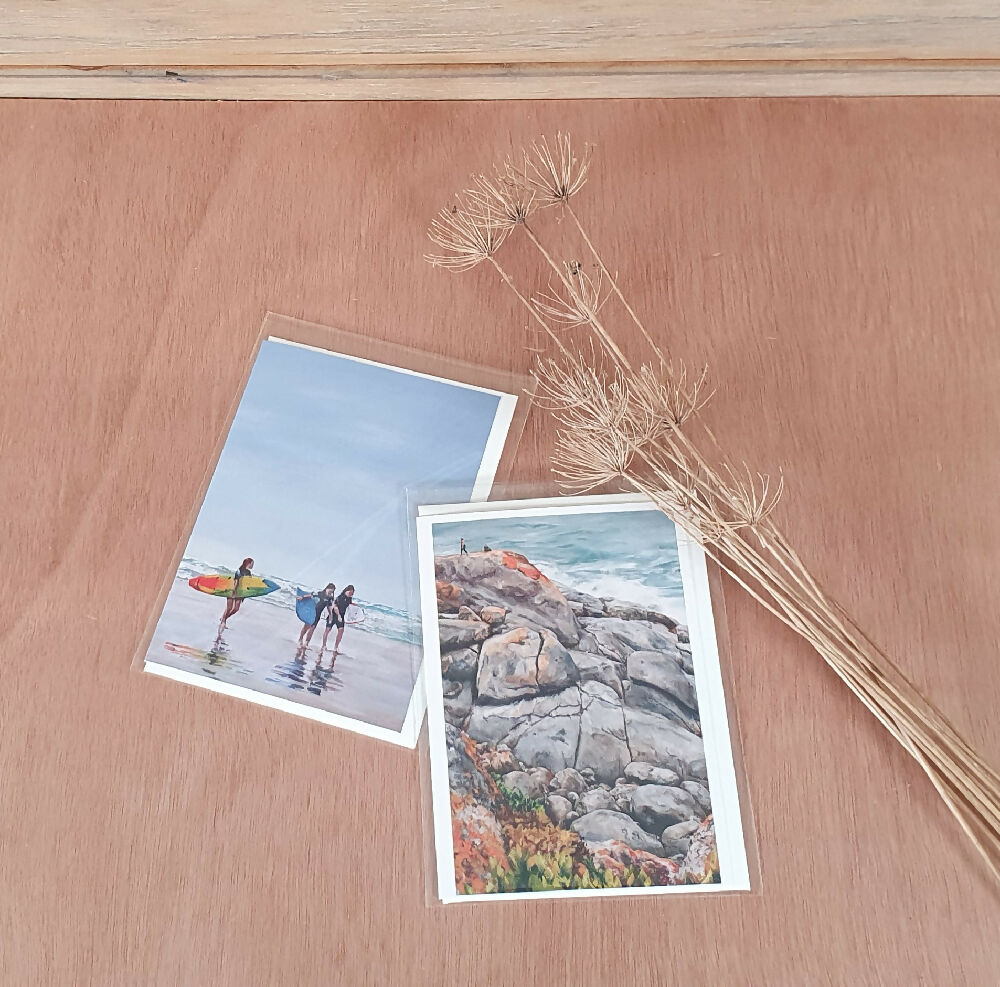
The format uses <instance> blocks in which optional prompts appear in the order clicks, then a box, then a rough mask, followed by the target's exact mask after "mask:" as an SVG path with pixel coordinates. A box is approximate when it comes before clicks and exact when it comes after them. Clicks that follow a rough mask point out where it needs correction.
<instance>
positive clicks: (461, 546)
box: [458, 538, 469, 555]
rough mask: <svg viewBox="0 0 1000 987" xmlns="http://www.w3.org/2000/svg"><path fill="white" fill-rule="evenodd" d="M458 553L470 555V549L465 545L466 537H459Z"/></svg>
mask: <svg viewBox="0 0 1000 987" xmlns="http://www.w3.org/2000/svg"><path fill="white" fill-rule="evenodd" d="M458 554H459V555H468V554H469V550H468V549H467V548H466V547H465V539H464V538H459V539H458Z"/></svg>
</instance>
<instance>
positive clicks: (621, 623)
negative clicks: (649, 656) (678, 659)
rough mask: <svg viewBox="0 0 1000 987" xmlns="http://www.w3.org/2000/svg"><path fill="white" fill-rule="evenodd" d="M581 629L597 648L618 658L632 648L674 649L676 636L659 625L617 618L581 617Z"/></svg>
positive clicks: (628, 652) (624, 655)
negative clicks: (590, 636) (592, 639)
mask: <svg viewBox="0 0 1000 987" xmlns="http://www.w3.org/2000/svg"><path fill="white" fill-rule="evenodd" d="M580 623H581V624H582V626H583V628H584V630H586V631H588V632H589V633H591V634H593V636H594V638H595V639H596V640H597V643H598V645H599V646H600V648H601V650H602V651H603V652H604V653H605V654H607V655H609V656H616V657H618V658H619V659H621V660H624V659H626V658H627V657H628V656H629V655H630V654H632V652H633V651H675V650H676V649H677V637H676V636H675V635H674V634H673V633H672V632H671V631H670V630H668V629H667V628H666V627H664V626H663V625H661V624H654V623H653V622H652V621H648V620H622V619H621V618H620V617H583V618H581V620H580Z"/></svg>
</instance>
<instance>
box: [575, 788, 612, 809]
mask: <svg viewBox="0 0 1000 987" xmlns="http://www.w3.org/2000/svg"><path fill="white" fill-rule="evenodd" d="M576 807H577V809H578V810H579V811H580V812H581V813H587V812H597V810H598V809H611V810H613V811H615V812H620V811H621V810H620V809H619V808H618V805H617V803H616V801H615V800H614V799H613V798H612V797H611V793H610V792H609V791H606V790H605V789H603V788H592V789H591V790H590V791H589V792H584V793H583V795H581V796H580V801H579V802H577V805H576Z"/></svg>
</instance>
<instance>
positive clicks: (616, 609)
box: [602, 597, 647, 620]
mask: <svg viewBox="0 0 1000 987" xmlns="http://www.w3.org/2000/svg"><path fill="white" fill-rule="evenodd" d="M602 602H603V603H604V613H605V615H607V616H608V617H620V618H621V619H622V620H645V619H646V613H647V611H646V608H645V607H640V606H639V605H638V604H636V603H626V602H625V601H624V600H615V599H612V598H611V597H608V598H607V599H606V600H603V601H602Z"/></svg>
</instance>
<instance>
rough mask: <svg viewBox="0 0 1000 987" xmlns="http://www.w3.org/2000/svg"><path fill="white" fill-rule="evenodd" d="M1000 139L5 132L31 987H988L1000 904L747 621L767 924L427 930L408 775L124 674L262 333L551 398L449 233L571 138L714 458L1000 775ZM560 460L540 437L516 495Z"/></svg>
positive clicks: (123, 107)
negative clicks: (526, 376) (386, 342)
mask: <svg viewBox="0 0 1000 987" xmlns="http://www.w3.org/2000/svg"><path fill="white" fill-rule="evenodd" d="M998 127H1000V103H998V102H996V101H992V100H973V99H965V100H949V99H935V100H917V99H906V100H888V99H887V100H857V101H819V100H817V101H798V100H786V101H773V102H762V101H735V100H733V101H716V102H711V101H683V100H678V101H663V102H658V101H653V102H644V103H640V102H635V103H628V102H626V103H603V104H602V103H591V102H574V103H572V104H560V103H555V102H548V103H507V104H470V103H466V104H461V105H458V104H448V103H438V104H433V105H429V104H419V103H395V104H385V103H381V104H374V103H372V104H364V103H356V104H346V103H345V104H294V105H283V104H267V103H263V104H254V105H248V104H243V105H241V104H203V103H198V104H194V103H169V102H162V103H156V104H147V103H141V102H131V103H107V102H105V103H85V102H77V103H72V102H38V103H33V102H22V101H8V102H5V103H2V104H0V233H2V240H0V334H2V342H3V359H2V364H0V366H2V383H3V389H2V395H3V400H2V402H0V449H2V459H0V470H2V472H0V498H2V501H0V502H2V503H3V505H4V518H3V523H2V526H0V558H2V559H3V562H4V571H5V578H4V583H5V586H4V592H3V595H2V596H0V641H2V654H0V778H2V783H0V981H2V982H3V983H5V984H18V985H22V984H24V985H28V984H44V985H53V984H57V985H63V984H65V985H82V984H95V985H118V984H121V985H129V987H132V985H138V984H143V985H144V984H156V985H173V984H184V985H188V984H190V985H199V987H200V985H205V984H212V985H245V984H294V985H299V984H303V985H312V984H316V985H320V984H324V985H325V984H345V985H356V984H401V985H414V984H421V985H422V984H434V985H446V984H447V985H452V984H454V985H468V984H475V985H478V987H486V985H494V984H495V985H509V984H517V983H519V982H522V981H525V982H527V983H537V984H574V985H580V984H587V985H589V984H599V983H600V984H609V983H610V984H633V983H635V984H673V983H676V984H683V985H689V984H724V985H727V987H728V985H744V984H746V985H755V987H756V985H779V987H783V985H790V987H797V985H825V984H830V985H841V984H850V985H857V984H890V985H897V984H898V985H901V987H913V985H918V984H926V985H934V987H937V985H953V984H970V985H989V984H994V983H996V982H997V978H998V974H997V971H998V969H1000V940H998V937H997V935H996V931H995V930H996V927H997V921H998V917H1000V889H998V888H997V887H995V886H993V885H992V884H991V883H990V881H989V879H988V878H987V876H986V875H985V873H984V870H983V868H982V867H981V866H980V864H979V861H978V859H977V857H976V856H975V854H974V852H973V851H972V850H971V849H970V847H969V846H968V845H967V843H966V842H965V840H964V838H962V837H961V836H960V834H959V830H958V828H957V826H956V825H955V824H954V823H953V821H952V820H951V818H950V816H949V815H948V813H947V812H946V810H945V808H944V807H943V805H942V804H941V803H940V802H939V800H938V799H937V797H936V796H935V795H934V793H933V792H932V790H931V788H930V785H929V784H928V782H927V781H926V780H925V778H924V777H923V776H922V774H921V772H920V771H919V769H918V768H917V766H916V765H915V764H913V763H912V762H911V761H910V760H909V759H908V758H907V757H906V756H905V755H904V754H903V753H902V752H901V751H900V750H898V749H897V748H896V747H894V746H893V744H892V743H891V742H890V741H889V740H888V739H887V738H886V736H885V735H884V734H883V732H882V730H881V728H880V727H879V726H878V725H877V724H876V723H875V721H874V720H873V719H872V718H871V717H870V716H869V715H868V714H867V713H866V712H865V711H864V710H863V709H862V708H861V707H860V705H859V704H858V703H857V702H856V701H855V700H854V699H853V698H852V697H851V696H850V695H849V694H848V692H847V691H846V689H845V688H844V687H843V686H842V685H841V684H840V683H839V682H838V681H837V680H836V679H835V678H834V676H833V675H832V674H831V673H830V672H828V671H827V670H826V668H825V666H823V665H822V663H821V662H820V661H819V660H818V658H817V657H816V656H815V655H814V654H812V653H811V652H810V651H809V649H808V648H807V647H806V646H805V645H804V644H802V643H800V641H799V640H797V639H796V637H795V636H794V635H792V634H791V633H790V632H787V631H786V630H784V629H783V628H782V627H781V626H779V625H778V624H777V623H776V622H775V621H774V620H773V619H771V618H770V617H768V616H767V615H766V614H764V613H763V612H762V611H761V610H760V609H758V608H757V606H756V605H754V604H753V603H752V601H750V600H749V599H747V598H745V597H744V596H743V595H742V594H741V592H740V591H739V590H738V589H737V588H736V587H735V586H733V585H732V584H728V585H727V588H726V593H725V614H724V619H725V621H726V623H727V628H726V630H727V632H728V634H729V637H730V640H731V646H732V666H733V674H734V689H733V696H732V701H733V702H734V704H735V706H736V709H737V712H738V715H739V720H740V727H741V733H742V742H743V747H744V757H745V764H746V772H747V777H748V781H749V785H750V789H751V794H752V801H753V812H754V816H755V819H756V827H757V835H758V839H759V854H760V861H761V871H762V891H761V893H760V894H759V895H756V896H736V897H714V896H708V897H694V898H691V897H684V898H676V899H669V898H668V899H631V900H615V899H604V900H599V901H589V902H573V903H566V902H537V903H530V902H529V903H525V904H521V903H517V904H507V903H505V904H495V905H493V906H479V907H477V906H475V905H472V906H464V907H463V906H452V907H450V908H447V909H445V908H442V907H440V906H435V905H433V904H430V905H429V904H428V891H427V885H426V883H425V875H426V861H425V858H424V856H423V852H424V841H423V837H422V834H421V829H420V815H421V809H420V798H421V796H420V790H421V789H420V762H419V758H418V757H417V756H416V755H415V754H414V753H412V752H407V751H404V750H399V749H396V748H393V747H391V746H388V745H385V744H379V743H376V742H374V741H371V740H367V739H364V738H360V737H356V736H352V735H350V734H347V733H342V732H338V731H337V730H334V729H331V728H327V727H324V726H321V725H318V724H315V723H311V722H307V721H303V720H299V719H296V718H294V717H288V716H284V715H282V714H279V713H275V712H272V711H270V710H267V709H264V708H261V707H257V706H253V705H250V704H246V703H243V702H240V701H237V700H233V699H228V698H226V697H223V696H219V695H214V694H212V693H209V692H203V691H199V690H196V689H192V688H187V687H185V686H182V685H179V684H176V683H172V682H168V681H163V680H160V679H157V678H154V677H152V676H148V675H144V674H142V673H140V672H137V671H133V670H132V669H131V667H130V663H131V661H132V657H133V653H134V652H135V650H136V647H137V646H138V644H139V639H140V636H141V634H142V632H143V628H144V626H145V623H146V621H147V619H148V617H149V611H150V601H151V598H152V597H153V596H154V595H155V593H156V590H157V589H158V588H159V585H160V581H161V579H162V577H163V569H164V566H165V564H166V562H167V560H168V559H169V558H170V556H171V553H172V552H173V550H174V549H175V547H176V545H177V544H178V542H179V541H180V539H181V538H182V535H183V534H184V525H185V519H186V518H187V516H188V513H189V511H190V510H191V506H192V502H193V499H194V497H195V492H196V490H197V489H198V486H199V484H200V482H201V480H202V478H203V476H204V474H205V471H206V469H207V467H208V465H209V462H210V458H211V455H212V450H213V448H214V446H215V443H216V441H217V438H218V435H219V430H220V428H221V426H222V424H223V422H224V420H225V417H226V414H227V410H228V408H229V405H230V402H231V401H232V400H233V397H234V392H235V388H236V386H237V381H238V380H239V378H240V375H241V373H242V371H243V366H244V363H245V360H246V358H247V354H248V353H249V351H250V349H251V347H252V346H253V341H254V339H255V337H256V334H257V332H258V330H259V328H260V324H261V321H262V318H263V316H264V313H265V312H266V311H267V310H268V309H272V310H274V311H277V312H281V313H285V314H289V315H293V316H298V317H302V318H306V319H309V320H312V321H315V322H321V323H325V324H330V325H335V326H339V327H342V328H345V329H349V330H353V331H356V332H363V333H369V334H371V335H373V336H377V337H379V338H384V339H395V340H400V341H404V342H406V343H410V344H413V345H416V346H420V347H423V348H427V349H431V350H434V351H437V352H441V353H448V354H451V355H453V356H456V357H461V358H466V359H471V360H475V361H478V362H485V363H489V364H494V365H497V366H501V367H510V368H514V369H518V370H523V369H527V368H528V366H529V362H530V361H529V355H528V354H527V353H526V351H525V349H524V343H525V340H526V338H527V334H526V329H525V319H524V316H523V314H522V313H521V312H520V311H519V310H518V309H517V307H516V304H515V303H514V301H513V300H512V299H510V298H509V297H508V296H507V295H505V294H503V293H502V291H501V288H502V286H501V285H499V284H497V283H495V278H491V277H490V276H489V275H488V274H486V273H484V272H480V271H477V272H475V273H472V274H467V275H462V276H455V275H450V274H448V273H445V272H441V271H435V270H432V269H430V268H429V267H428V266H427V265H426V264H425V263H424V262H423V261H422V259H421V254H422V253H423V251H424V249H425V247H426V241H425V240H424V230H425V226H426V223H427V222H428V220H429V219H430V217H431V215H432V214H433V212H434V211H435V210H436V208H437V207H438V206H439V205H440V204H443V203H444V202H445V201H446V199H447V197H448V195H449V193H450V192H451V191H452V190H453V189H454V188H455V187H456V186H458V185H459V184H461V183H462V182H463V181H464V180H465V178H466V177H467V176H468V174H469V173H470V172H471V171H472V170H473V169H477V168H481V167H484V166H486V165H488V164H489V163H490V162H491V161H492V160H493V159H494V158H495V157H496V156H497V155H499V154H501V153H503V152H505V151H506V150H508V149H509V148H510V147H511V146H512V142H514V143H519V142H521V141H523V140H525V139H527V138H530V137H533V136H535V135H536V134H538V133H540V132H549V133H551V132H553V131H555V130H556V129H557V128H562V129H569V130H571V131H572V132H573V133H574V134H575V135H577V136H578V137H580V138H587V139H590V140H592V141H595V142H596V143H597V144H598V145H599V147H598V157H597V164H596V166H595V171H594V175H593V179H592V181H591V184H590V185H589V186H588V187H587V189H586V190H585V192H584V193H581V198H580V200H579V202H580V209H581V210H582V211H583V212H584V213H585V214H586V215H587V216H588V217H589V218H590V223H591V227H592V230H593V233H594V235H595V236H596V238H597V239H598V241H599V243H600V244H601V245H603V246H604V247H605V248H606V250H607V252H608V254H609V255H610V256H611V257H612V258H614V265H615V266H616V267H617V268H618V269H619V270H620V271H621V272H622V282H623V284H624V285H625V286H626V287H627V290H628V292H629V293H630V294H631V296H632V298H633V300H634V301H635V302H636V304H637V305H638V306H639V307H640V308H641V309H642V310H643V311H644V312H645V313H647V314H648V315H649V316H650V320H651V321H652V322H653V323H654V324H655V325H656V326H657V327H658V330H659V331H660V332H661V333H662V334H663V338H664V339H665V340H667V341H668V342H669V343H670V345H671V346H672V347H673V349H674V352H676V353H677V354H679V355H682V356H686V357H687V358H689V359H690V360H692V361H694V362H698V361H708V362H710V363H711V365H712V368H713V375H714V379H715V382H716V386H717V388H718V390H717V394H716V397H715V399H714V403H713V405H712V406H711V407H710V409H709V410H708V411H707V412H706V413H707V414H709V415H710V416H711V420H712V423H713V426H714V427H715V428H716V429H717V431H718V432H719V433H720V434H721V435H722V436H723V437H724V440H725V442H726V443H727V444H729V445H730V446H732V447H733V448H736V449H739V450H742V451H743V453H744V455H745V457H746V458H747V459H748V461H750V462H751V463H753V464H755V465H759V467H760V468H762V469H765V470H774V469H776V468H777V467H779V466H781V467H783V468H784V471H785V479H786V485H787V490H788V493H787V496H786V499H785V501H784V503H783V505H782V508H781V517H782V520H783V523H784V524H785V526H786V528H787V530H788V532H789V534H790V536H791V538H792V540H793V541H794V542H795V543H797V545H798V546H799V548H800V551H801V553H802V555H803V556H804V557H805V558H806V559H807V560H809V561H810V562H811V563H812V564H813V565H814V566H815V568H816V570H817V572H818V573H819V574H820V575H821V577H822V578H823V580H824V581H825V582H827V583H828V584H829V585H830V586H831V587H832V588H833V589H834V590H835V592H836V593H837V594H838V595H839V596H840V598H841V599H842V600H843V602H844V603H845V604H846V605H847V607H848V608H849V609H851V610H852V611H853V612H855V613H856V614H857V615H858V617H859V618H860V620H861V623H862V624H863V625H864V626H865V627H866V628H868V629H869V631H870V632H871V634H872V635H873V636H874V637H875V639H876V640H877V641H879V642H880V643H881V644H883V645H884V646H886V647H887V648H888V649H889V651H890V652H891V653H892V654H894V655H895V656H896V657H897V658H898V660H899V662H900V664H901V665H903V667H904V668H905V669H906V670H907V671H908V672H909V673H910V674H911V676H912V677H913V678H914V679H915V680H916V681H917V683H918V684H919V685H921V686H922V687H923V688H925V689H926V690H927V692H928V693H929V694H931V695H932V696H934V697H935V698H936V700H937V701H938V703H939V704H940V705H941V706H942V707H943V709H944V710H945V711H946V712H947V713H949V714H950V715H951V716H952V717H953V718H954V720H955V721H956V723H957V724H958V725H959V727H960V729H962V730H963V732H965V733H966V734H967V735H968V736H969V738H970V739H971V740H972V741H973V742H974V743H975V744H976V745H978V747H979V748H980V749H981V751H982V752H983V753H984V754H985V755H986V756H987V758H988V759H989V760H991V761H992V763H993V764H995V765H996V764H1000V718H998V717H997V715H996V710H997V707H998V704H1000V675H998V668H1000V664H998V658H997V639H998V633H997V632H998V617H997V607H996V588H997V585H998V583H1000V512H998V510H997V490H998V488H1000V455H998V449H997V445H998V443H997V436H998V434H1000V401H998V397H1000V385H998V371H1000V333H998V326H997V321H998V312H997V307H998V297H1000V294H998V287H1000V285H998V274H997V272H998V271H1000V196H998V193H997V187H998V186H997V176H998V174H1000V171H998V167H1000V156H998V152H997V140H996V135H997V132H998ZM510 246H511V251H512V256H511V259H512V263H513V264H514V266H515V267H516V266H517V265H518V263H519V259H518V257H517V254H518V252H519V251H520V250H521V249H522V247H521V246H520V245H517V244H514V243H513V242H512V243H511V245H510ZM358 414H359V415H363V414H364V409H363V408H359V409H358ZM442 427H447V423H442ZM549 439H550V434H549V432H548V431H547V429H546V421H545V416H544V414H542V413H538V412H533V413H532V415H531V418H530V420H529V423H528V427H527V430H526V433H525V438H524V441H523V443H522V447H521V456H520V460H519V462H518V465H517V467H516V469H515V470H514V473H513V474H512V475H513V477H514V478H515V479H518V480H535V479H539V478H544V477H545V474H546V466H545V462H546V455H547V450H548V448H549Z"/></svg>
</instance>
